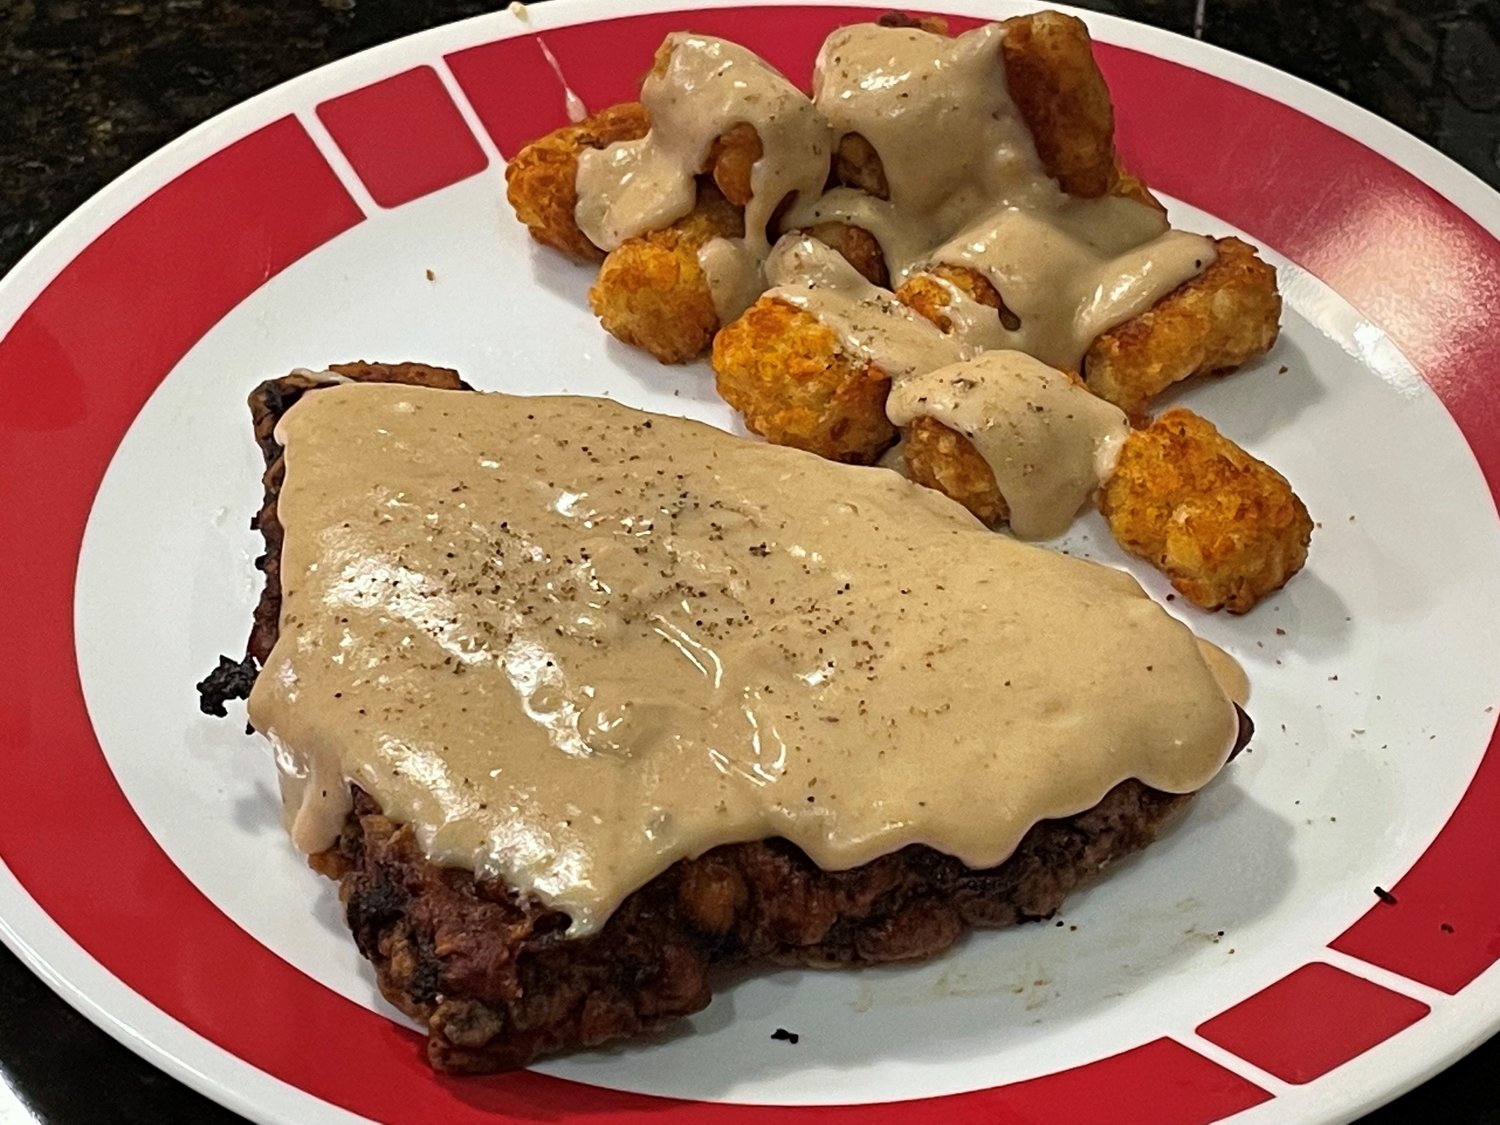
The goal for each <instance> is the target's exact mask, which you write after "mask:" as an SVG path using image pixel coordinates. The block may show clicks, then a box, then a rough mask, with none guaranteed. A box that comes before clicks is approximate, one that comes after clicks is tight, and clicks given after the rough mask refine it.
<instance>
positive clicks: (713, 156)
mask: <svg viewBox="0 0 1500 1125" xmlns="http://www.w3.org/2000/svg"><path fill="white" fill-rule="evenodd" d="M765 152H766V149H765V146H764V145H763V144H761V140H760V134H759V133H758V132H756V131H755V126H754V125H751V124H750V123H749V122H748V121H741V122H740V123H739V124H738V125H734V126H731V127H730V128H729V129H727V130H726V131H725V132H723V133H721V134H720V135H719V137H718V139H716V140H715V141H714V143H713V145H712V147H710V148H709V150H708V159H707V161H706V162H705V164H704V166H703V167H702V168H700V169H699V171H701V172H707V173H709V174H711V175H712V176H713V178H714V183H715V184H717V185H718V186H719V190H720V191H721V192H723V193H724V198H725V199H727V200H729V202H731V203H733V204H734V205H735V206H736V207H743V206H745V204H747V203H749V202H750V196H751V194H752V188H751V184H750V173H751V172H752V171H754V169H755V162H756V161H757V160H759V159H760V158H761V157H762V156H764V155H765Z"/></svg>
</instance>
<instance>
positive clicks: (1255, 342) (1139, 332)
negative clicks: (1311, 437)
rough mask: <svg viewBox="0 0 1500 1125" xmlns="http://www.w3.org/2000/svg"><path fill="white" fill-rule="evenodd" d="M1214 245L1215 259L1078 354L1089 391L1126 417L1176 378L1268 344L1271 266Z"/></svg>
mask: <svg viewBox="0 0 1500 1125" xmlns="http://www.w3.org/2000/svg"><path fill="white" fill-rule="evenodd" d="M1214 245H1215V247H1216V248H1217V249H1218V253H1219V256H1218V258H1217V259H1216V260H1215V261H1214V262H1213V263H1211V264H1210V265H1209V266H1208V267H1207V268H1206V269H1205V270H1204V271H1203V272H1202V273H1200V274H1199V275H1198V276H1197V277H1195V278H1193V279H1192V280H1191V281H1188V282H1186V283H1184V284H1183V285H1180V286H1178V287H1177V288H1176V289H1175V290H1173V291H1172V292H1171V293H1169V294H1167V295H1166V296H1165V297H1163V298H1162V299H1161V300H1160V301H1158V302H1157V303H1156V304H1155V305H1153V306H1152V307H1151V308H1150V309H1147V310H1146V311H1145V312H1144V313H1142V314H1141V315H1140V316H1137V317H1133V318H1132V319H1130V320H1127V321H1126V322H1125V323H1124V324H1122V325H1120V326H1119V327H1118V328H1113V329H1111V330H1110V331H1108V332H1106V333H1104V334H1103V335H1102V336H1100V337H1099V338H1098V339H1097V340H1095V341H1094V342H1093V344H1092V345H1091V346H1090V347H1089V350H1088V352H1087V353H1086V354H1085V355H1084V357H1083V378H1084V381H1085V382H1086V383H1087V384H1088V388H1089V390H1091V391H1093V392H1094V393H1095V394H1096V395H1098V396H1099V397H1100V398H1103V399H1106V400H1108V401H1109V402H1112V403H1114V404H1115V405H1116V406H1118V407H1119V408H1120V409H1121V410H1123V411H1125V413H1126V414H1129V415H1130V416H1131V417H1132V418H1134V419H1137V420H1139V419H1140V418H1141V416H1142V412H1143V411H1144V409H1145V407H1146V404H1147V403H1149V402H1150V401H1151V399H1152V398H1154V397H1155V396H1156V395H1158V394H1160V393H1161V392H1162V391H1164V390H1165V389H1166V388H1167V387H1169V386H1171V385H1172V384H1173V383H1175V382H1177V381H1178V380H1180V379H1186V378H1187V377H1188V376H1190V375H1198V374H1204V373H1209V372H1217V371H1228V370H1231V369H1233V368H1236V367H1238V366H1239V365H1240V364H1242V363H1244V362H1245V361H1246V360H1248V359H1251V358H1253V357H1254V356H1257V355H1260V354H1261V353H1262V352H1264V351H1265V350H1266V349H1268V348H1269V347H1270V346H1271V345H1272V344H1273V343H1275V342H1276V334H1277V332H1278V331H1279V330H1280V318H1281V294H1280V293H1278V292H1277V291H1276V269H1275V267H1274V266H1270V265H1268V264H1266V263H1265V262H1263V261H1261V260H1260V258H1259V257H1257V256H1256V253H1255V248H1254V247H1253V246H1250V245H1249V244H1247V243H1244V242H1241V241H1240V240H1239V239H1238V238H1221V239H1219V240H1218V241H1217V242H1216V243H1215V244H1214Z"/></svg>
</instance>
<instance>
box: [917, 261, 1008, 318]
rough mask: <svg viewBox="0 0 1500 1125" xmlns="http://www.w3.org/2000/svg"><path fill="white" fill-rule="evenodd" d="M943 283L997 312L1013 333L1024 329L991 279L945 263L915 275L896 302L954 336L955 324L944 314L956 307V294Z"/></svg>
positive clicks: (969, 268)
mask: <svg viewBox="0 0 1500 1125" xmlns="http://www.w3.org/2000/svg"><path fill="white" fill-rule="evenodd" d="M943 281H946V282H947V283H948V285H951V286H953V287H954V289H958V290H959V291H960V292H962V293H964V294H965V295H966V296H968V297H969V298H970V299H972V300H974V301H977V302H979V303H980V304H981V305H988V306H989V307H990V308H992V309H995V310H996V311H997V312H998V313H999V315H1000V323H1001V324H1003V325H1004V326H1005V327H1006V328H1008V329H1010V330H1011V331H1015V330H1016V329H1017V328H1019V327H1020V326H1021V322H1020V321H1019V320H1018V319H1017V318H1016V314H1015V313H1013V312H1011V311H1010V310H1009V309H1008V308H1006V307H1005V302H1004V301H1002V300H1001V299H1000V293H999V291H998V290H996V288H995V287H994V286H993V285H992V284H990V279H989V278H987V277H985V276H984V274H982V273H980V272H979V271H978V270H976V269H972V268H971V267H969V266H953V265H948V264H947V263H946V262H944V263H940V264H938V265H936V266H933V267H932V269H930V270H926V271H924V272H923V273H918V274H913V275H912V276H911V277H909V278H908V279H907V280H906V282H905V283H904V284H903V285H902V286H901V288H900V289H897V290H896V299H897V300H898V301H900V302H901V303H902V304H903V305H906V306H908V307H909V308H911V309H913V310H914V311H916V312H918V313H920V314H921V315H922V316H924V317H926V318H927V319H928V320H930V321H932V323H933V324H936V325H937V326H938V327H939V328H941V329H942V330H943V331H944V332H951V331H952V330H953V322H952V320H950V319H949V317H948V314H947V313H946V312H944V311H943V310H945V309H946V308H947V307H948V306H949V305H950V304H952V302H953V291H952V290H951V289H949V288H948V285H943V284H942V282H943Z"/></svg>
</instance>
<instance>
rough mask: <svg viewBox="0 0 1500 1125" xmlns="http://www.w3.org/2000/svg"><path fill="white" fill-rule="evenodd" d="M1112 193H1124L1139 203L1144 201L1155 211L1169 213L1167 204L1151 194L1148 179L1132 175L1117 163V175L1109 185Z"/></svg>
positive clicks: (1127, 197)
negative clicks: (1147, 184) (1147, 183)
mask: <svg viewBox="0 0 1500 1125" xmlns="http://www.w3.org/2000/svg"><path fill="white" fill-rule="evenodd" d="M1109 194H1110V195H1123V196H1124V197H1125V198H1126V199H1133V200H1135V201H1136V202H1137V203H1144V204H1145V205H1146V206H1147V207H1150V208H1151V209H1152V210H1153V211H1160V212H1161V213H1162V214H1163V215H1165V214H1166V213H1167V208H1166V204H1164V203H1162V201H1161V200H1160V199H1157V198H1156V196H1154V195H1152V194H1151V189H1150V188H1148V187H1147V186H1146V181H1145V180H1143V179H1141V178H1140V177H1139V176H1132V175H1131V174H1130V173H1129V172H1127V171H1125V169H1124V168H1121V167H1120V166H1119V164H1118V163H1117V164H1116V165H1115V175H1114V179H1113V181H1111V183H1110V185H1109Z"/></svg>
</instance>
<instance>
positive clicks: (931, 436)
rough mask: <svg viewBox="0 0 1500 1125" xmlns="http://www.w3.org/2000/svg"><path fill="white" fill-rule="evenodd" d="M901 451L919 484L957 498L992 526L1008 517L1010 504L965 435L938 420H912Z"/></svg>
mask: <svg viewBox="0 0 1500 1125" xmlns="http://www.w3.org/2000/svg"><path fill="white" fill-rule="evenodd" d="M901 453H902V455H903V456H904V457H905V458H906V471H907V472H908V473H910V474H911V479H912V480H914V481H916V482H917V483H918V484H923V485H926V486H927V487H928V488H935V489H937V490H938V491H939V492H941V493H942V494H943V495H944V496H946V497H948V498H949V499H950V500H957V501H958V502H959V503H960V504H962V505H963V506H964V507H965V508H967V509H969V511H970V512H972V513H974V515H975V516H977V517H978V518H979V519H981V520H983V521H984V522H985V523H987V524H990V525H992V526H993V525H995V524H1000V523H1004V522H1005V521H1006V520H1008V519H1009V518H1010V505H1008V504H1007V503H1006V502H1005V497H1004V496H1002V495H1001V494H1000V489H999V487H998V486H997V485H996V484H995V474H994V473H993V472H992V471H991V470H990V466H989V462H987V461H986V460H985V459H984V458H983V457H981V456H980V455H979V451H978V450H977V449H975V448H974V446H973V444H972V443H971V442H970V441H969V439H968V438H966V437H964V436H963V435H962V434H960V433H955V432H954V431H953V430H950V429H949V428H948V427H947V426H945V425H943V424H942V423H941V422H939V421H938V420H937V419H935V418H928V417H925V416H923V417H919V418H915V419H913V420H912V424H911V425H910V426H908V427H907V429H906V442H905V444H904V445H902V446H901Z"/></svg>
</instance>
